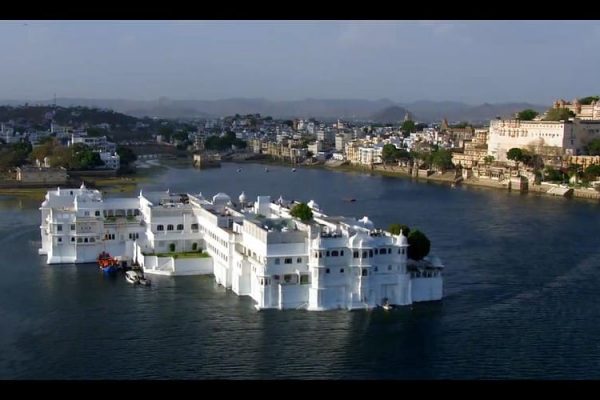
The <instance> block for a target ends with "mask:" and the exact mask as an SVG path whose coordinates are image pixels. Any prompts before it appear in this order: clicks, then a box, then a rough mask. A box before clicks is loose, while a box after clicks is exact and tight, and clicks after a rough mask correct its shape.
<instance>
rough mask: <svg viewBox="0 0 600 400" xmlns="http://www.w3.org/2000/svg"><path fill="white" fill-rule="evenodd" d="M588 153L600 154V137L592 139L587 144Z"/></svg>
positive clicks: (592, 154)
mask: <svg viewBox="0 0 600 400" xmlns="http://www.w3.org/2000/svg"><path fill="white" fill-rule="evenodd" d="M586 149H587V153H588V154H589V155H591V156H600V138H598V139H592V140H590V142H589V143H588V144H587V146H586Z"/></svg>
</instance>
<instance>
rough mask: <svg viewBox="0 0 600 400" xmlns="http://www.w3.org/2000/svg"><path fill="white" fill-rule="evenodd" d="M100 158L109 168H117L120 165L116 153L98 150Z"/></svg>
mask: <svg viewBox="0 0 600 400" xmlns="http://www.w3.org/2000/svg"><path fill="white" fill-rule="evenodd" d="M100 159H101V160H102V162H103V163H104V165H105V166H106V168H109V169H119V168H120V167H121V157H120V156H119V155H118V154H117V153H109V152H105V151H101V152H100Z"/></svg>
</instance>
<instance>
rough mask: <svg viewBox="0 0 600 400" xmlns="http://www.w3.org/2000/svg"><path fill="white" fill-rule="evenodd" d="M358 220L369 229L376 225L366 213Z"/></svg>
mask: <svg viewBox="0 0 600 400" xmlns="http://www.w3.org/2000/svg"><path fill="white" fill-rule="evenodd" d="M358 222H360V223H361V224H362V225H363V226H364V227H365V228H368V229H373V228H374V227H375V225H374V224H373V222H372V221H371V220H370V219H369V217H367V216H366V215H365V216H364V217H362V219H359V220H358Z"/></svg>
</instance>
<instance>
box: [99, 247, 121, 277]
mask: <svg viewBox="0 0 600 400" xmlns="http://www.w3.org/2000/svg"><path fill="white" fill-rule="evenodd" d="M119 264H120V262H119V260H117V259H116V258H114V257H111V256H110V254H108V253H107V252H105V251H103V252H102V253H100V254H99V255H98V266H99V267H100V269H101V270H102V272H104V273H105V274H109V273H113V272H117V270H118V268H119Z"/></svg>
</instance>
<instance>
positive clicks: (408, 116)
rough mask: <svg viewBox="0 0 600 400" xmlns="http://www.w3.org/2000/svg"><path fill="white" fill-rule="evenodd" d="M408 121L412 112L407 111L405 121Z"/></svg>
mask: <svg viewBox="0 0 600 400" xmlns="http://www.w3.org/2000/svg"><path fill="white" fill-rule="evenodd" d="M406 121H410V113H409V112H408V111H407V112H406V114H404V122H406Z"/></svg>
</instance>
